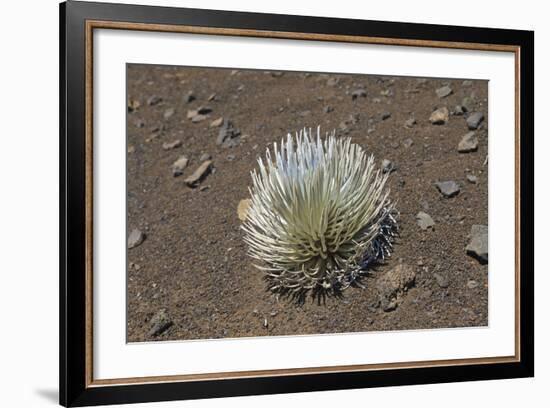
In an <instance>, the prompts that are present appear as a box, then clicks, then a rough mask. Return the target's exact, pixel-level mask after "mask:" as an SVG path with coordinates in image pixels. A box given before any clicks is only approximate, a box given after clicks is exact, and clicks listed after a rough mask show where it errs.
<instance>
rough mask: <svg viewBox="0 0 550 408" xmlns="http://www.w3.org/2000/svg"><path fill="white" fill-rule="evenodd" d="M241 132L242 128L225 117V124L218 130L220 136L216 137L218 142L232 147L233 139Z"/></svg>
mask: <svg viewBox="0 0 550 408" xmlns="http://www.w3.org/2000/svg"><path fill="white" fill-rule="evenodd" d="M240 134H241V132H240V130H239V129H237V128H235V127H234V126H233V123H232V122H231V121H230V120H228V119H225V120H224V121H223V125H222V127H221V128H220V131H219V132H218V138H217V139H216V144H217V145H218V146H219V145H221V146H223V147H232V146H233V143H234V142H233V139H234V138H236V137H237V136H239V135H240Z"/></svg>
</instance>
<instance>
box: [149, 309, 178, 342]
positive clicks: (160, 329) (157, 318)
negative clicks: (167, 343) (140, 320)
mask: <svg viewBox="0 0 550 408" xmlns="http://www.w3.org/2000/svg"><path fill="white" fill-rule="evenodd" d="M150 323H151V328H150V329H149V336H152V337H156V336H158V335H161V334H162V333H164V332H165V331H166V330H168V329H169V328H170V327H171V326H172V325H173V324H174V323H173V322H172V320H171V319H170V316H168V313H167V311H166V309H161V310H159V311H158V312H157V313H156V314H155V315H154V316H153V317H152V318H151V322H150Z"/></svg>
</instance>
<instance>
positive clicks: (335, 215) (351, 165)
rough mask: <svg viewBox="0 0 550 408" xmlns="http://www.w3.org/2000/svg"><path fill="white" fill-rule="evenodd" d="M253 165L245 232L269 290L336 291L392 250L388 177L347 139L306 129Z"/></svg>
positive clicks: (393, 225) (297, 292)
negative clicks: (256, 167) (256, 166)
mask: <svg viewBox="0 0 550 408" xmlns="http://www.w3.org/2000/svg"><path fill="white" fill-rule="evenodd" d="M258 164H259V171H256V170H254V171H253V172H252V188H251V189H250V193H251V196H252V197H251V198H252V203H251V205H250V208H249V210H248V214H247V217H246V220H245V222H244V223H243V229H244V231H245V240H246V242H247V243H248V246H249V254H250V255H251V256H252V257H253V258H255V259H256V260H258V261H260V263H259V264H258V265H256V266H257V267H258V268H260V269H261V270H263V271H265V274H266V275H265V276H266V279H267V281H268V286H269V289H270V290H271V291H273V292H275V293H281V294H289V295H292V296H295V297H303V296H304V295H305V293H307V292H308V291H313V292H314V294H315V293H329V294H330V293H333V294H334V293H336V292H340V291H341V290H343V289H346V288H347V287H349V286H350V285H352V284H359V281H358V279H359V278H360V277H361V276H362V275H363V274H364V273H365V272H366V270H367V269H368V267H369V266H370V265H371V264H372V263H373V262H375V261H377V260H378V259H380V258H383V257H384V256H386V255H388V254H389V251H390V250H391V246H392V241H393V236H394V233H395V231H396V221H395V218H394V214H395V210H394V207H393V204H392V203H391V202H390V200H389V198H388V195H389V190H388V189H386V188H385V184H386V181H387V178H388V174H383V173H382V172H381V171H380V170H379V169H377V168H375V167H376V166H375V163H374V158H373V156H372V155H370V156H368V155H367V154H366V152H365V151H364V150H363V149H362V148H361V147H360V146H359V145H357V144H355V143H352V142H351V139H350V138H337V137H336V136H335V134H334V132H333V133H332V134H330V135H327V136H326V137H325V138H321V135H320V130H319V129H317V135H316V136H314V135H313V134H312V131H311V129H304V130H302V131H300V132H299V133H297V134H296V138H293V137H292V135H290V134H289V135H288V136H287V139H286V141H284V140H282V141H281V144H280V146H278V145H277V143H275V144H274V145H273V153H272V152H271V151H270V150H269V149H268V150H267V152H266V160H265V161H264V160H262V159H261V158H260V159H259V160H258ZM359 285H360V284H359Z"/></svg>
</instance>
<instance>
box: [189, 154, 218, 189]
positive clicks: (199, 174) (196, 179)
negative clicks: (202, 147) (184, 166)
mask: <svg viewBox="0 0 550 408" xmlns="http://www.w3.org/2000/svg"><path fill="white" fill-rule="evenodd" d="M211 167H212V161H211V160H206V161H205V162H203V163H202V164H201V165H200V166H199V167H198V168H197V170H195V172H194V173H193V174H191V175H190V176H189V177H187V178H186V179H185V183H186V184H187V185H188V186H189V187H196V186H197V185H198V184H199V183H200V182H201V181H202V180H203V179H204V178H205V177H206V176H207V175H208V173H209V172H210V169H211Z"/></svg>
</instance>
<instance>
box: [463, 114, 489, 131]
mask: <svg viewBox="0 0 550 408" xmlns="http://www.w3.org/2000/svg"><path fill="white" fill-rule="evenodd" d="M483 119H485V117H484V116H483V113H481V112H474V113H472V114H471V115H470V116H468V119H466V123H467V124H468V129H470V130H476V129H477V128H478V127H479V125H481V122H483Z"/></svg>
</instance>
